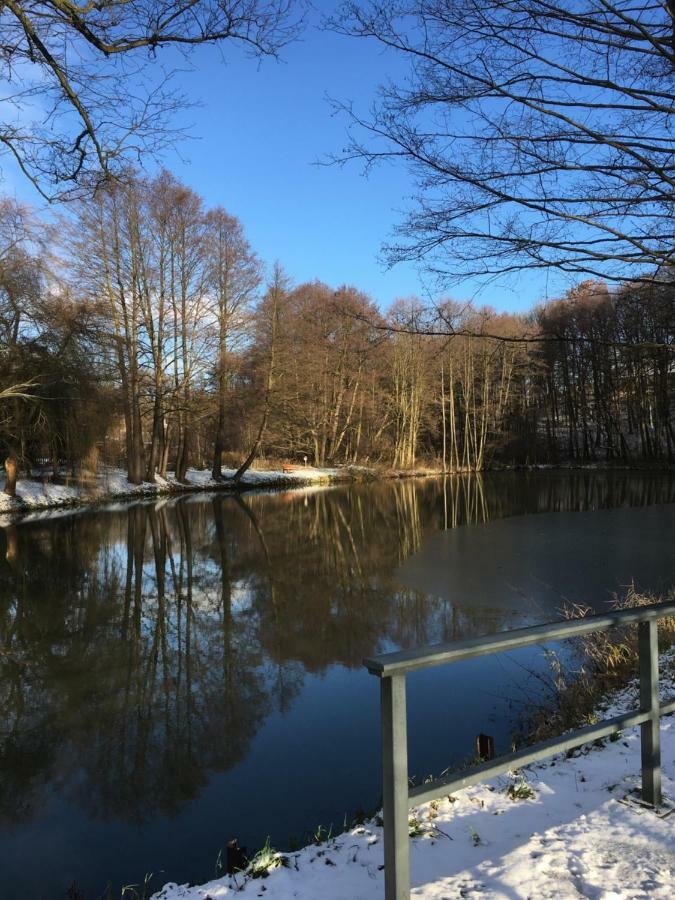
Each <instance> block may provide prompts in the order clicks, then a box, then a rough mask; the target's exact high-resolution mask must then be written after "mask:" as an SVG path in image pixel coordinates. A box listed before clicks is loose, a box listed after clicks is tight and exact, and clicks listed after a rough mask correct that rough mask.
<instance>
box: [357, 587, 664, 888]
mask: <svg viewBox="0 0 675 900" xmlns="http://www.w3.org/2000/svg"><path fill="white" fill-rule="evenodd" d="M668 616H675V602H669V603H654V604H651V605H650V606H643V607H637V608H633V609H617V610H613V611H612V612H609V613H603V614H601V615H595V616H587V617H585V618H582V619H571V620H566V621H564V622H551V623H549V624H545V625H535V626H533V627H531V628H519V629H516V630H514V631H507V632H502V633H501V634H493V635H488V636H486V637H478V638H470V639H468V640H464V641H455V642H452V643H446V644H436V645H431V646H427V647H419V648H417V649H416V650H401V651H397V652H395V653H386V654H383V655H381V656H374V657H370V658H368V659H364V661H363V663H364V665H365V666H366V668H367V669H368V671H369V672H370V673H371V674H373V675H376V676H377V677H378V678H379V679H380V725H381V732H382V793H383V810H382V815H383V820H384V884H385V900H408V898H409V896H410V847H409V837H408V814H409V811H410V806H411V805H412V804H413V803H426V802H428V801H429V800H433V799H434V798H436V797H439V796H441V795H442V794H446V793H449V792H451V791H453V790H458V789H459V788H462V787H468V786H469V785H471V784H477V783H478V782H481V781H485V780H486V779H488V778H491V777H493V776H494V775H500V774H502V773H504V772H506V771H508V770H509V769H511V768H512V767H513V766H516V765H517V766H524V765H527V764H529V763H532V762H536V761H537V760H539V759H543V758H545V757H547V756H552V755H553V754H555V753H560V752H564V751H567V750H572V749H574V748H576V747H581V746H582V745H583V744H587V743H589V742H591V741H595V740H598V739H599V738H604V737H609V736H610V735H612V734H616V733H617V732H618V731H621V730H622V729H624V728H631V727H634V726H636V725H639V726H640V729H641V733H640V747H641V767H642V800H643V802H644V803H646V804H648V805H650V806H654V807H657V808H658V807H659V806H660V805H661V802H662V796H661V744H660V727H659V719H660V717H661V716H664V715H668V714H670V713H673V712H675V699H672V700H669V701H668V702H667V703H664V704H659V660H658V655H659V649H658V630H657V627H658V621H659V619H663V618H666V617H668ZM636 624H637V626H638V649H639V669H640V708H639V710H634V711H632V712H628V713H624V714H623V715H620V716H615V717H614V718H612V719H605V720H604V721H602V722H598V723H597V724H595V725H588V726H586V727H584V728H580V729H577V730H576V731H571V732H568V733H567V734H565V735H562V736H561V737H559V738H552V739H550V740H547V741H543V742H541V743H538V744H534V745H533V746H531V747H524V748H523V749H521V750H518V751H517V752H516V753H509V754H508V755H505V756H500V757H498V758H497V759H494V760H490V761H489V762H485V763H481V764H480V765H478V766H475V767H473V768H471V769H464V770H462V771H460V772H454V773H452V774H451V775H449V776H447V777H445V778H439V779H435V780H434V781H430V782H426V783H425V784H423V785H420V786H419V787H415V788H412V789H410V788H409V787H408V746H407V722H406V686H405V677H406V675H407V674H408V673H409V672H413V671H416V670H417V669H426V668H430V667H432V666H438V665H444V664H447V663H453V662H459V661H460V660H465V659H472V658H474V657H476V656H485V655H486V654H490V653H498V652H501V651H508V650H516V649H519V648H520V647H530V646H533V645H535V644H540V643H542V642H546V641H554V640H564V639H569V638H578V637H581V636H582V635H585V634H591V633H593V632H596V631H608V630H609V629H610V628H615V627H618V626H625V625H636Z"/></svg>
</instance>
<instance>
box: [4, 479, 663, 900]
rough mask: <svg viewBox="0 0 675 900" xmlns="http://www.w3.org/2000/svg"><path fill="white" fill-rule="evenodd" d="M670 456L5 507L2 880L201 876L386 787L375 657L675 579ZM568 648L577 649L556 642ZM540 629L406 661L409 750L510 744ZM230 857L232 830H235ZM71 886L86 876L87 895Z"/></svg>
mask: <svg viewBox="0 0 675 900" xmlns="http://www.w3.org/2000/svg"><path fill="white" fill-rule="evenodd" d="M674 545H675V476H673V475H672V474H658V473H648V472H647V473H635V472H621V471H614V472H602V471H582V470H570V471H562V472H550V471H541V472H527V473H525V472H523V473H516V472H508V473H495V474H492V475H485V476H483V477H461V478H448V479H442V478H430V479H423V480H400V481H386V482H377V483H371V484H354V485H345V486H338V487H331V488H307V489H299V490H294V491H292V492H288V491H284V492H268V493H247V494H243V495H241V496H231V495H227V494H224V493H219V494H193V495H184V496H182V497H179V498H175V497H174V498H170V499H165V500H161V501H159V502H149V503H133V504H119V503H117V504H114V505H110V506H108V507H98V508H96V509H94V510H79V511H75V512H72V511H71V512H67V513H65V512H64V513H59V514H54V513H52V514H50V515H34V516H33V517H32V518H30V519H29V520H26V521H23V522H21V523H19V524H17V525H15V526H7V525H5V527H3V528H0V884H1V887H0V895H1V896H2V898H3V900H19V898H21V900H25V898H31V900H32V898H43V897H44V898H52V897H66V892H67V890H68V889H69V887H70V886H71V885H73V884H76V885H77V888H78V890H79V894H78V895H77V896H79V897H83V898H86V900H90V898H95V897H99V896H101V895H102V894H104V892H105V890H106V887H107V886H108V885H109V886H110V890H111V896H113V897H116V898H118V897H119V896H120V892H121V886H122V885H125V884H138V883H142V882H143V880H144V878H145V876H146V874H149V873H154V877H153V880H152V882H151V883H152V885H153V887H155V888H158V887H159V886H161V885H162V884H163V883H164V882H166V881H169V880H171V881H178V882H184V881H188V880H199V881H204V880H207V879H209V878H212V877H214V876H215V875H216V874H217V873H218V866H219V853H220V851H221V850H223V848H224V847H225V844H226V843H227V841H228V840H229V839H230V838H234V837H236V838H238V840H239V843H240V845H246V846H248V847H249V848H251V849H255V848H257V847H258V846H260V845H261V844H262V843H263V842H264V841H265V839H266V837H267V836H268V835H269V836H270V839H271V842H272V844H273V845H274V846H277V847H279V848H282V849H288V848H289V847H291V846H293V845H300V844H304V843H306V842H307V841H308V840H309V839H310V836H311V835H312V834H313V832H314V831H315V830H316V828H317V827H318V826H319V825H321V826H323V827H324V828H329V827H330V826H331V825H332V827H333V830H334V831H335V830H340V829H341V828H342V826H343V823H344V822H345V821H347V822H350V821H351V820H352V819H353V818H354V817H355V816H357V815H359V814H361V813H362V812H363V811H365V812H372V811H374V809H375V808H376V807H377V805H378V803H379V801H380V778H379V691H378V684H377V680H376V679H375V678H373V677H372V676H370V675H368V674H367V672H366V671H365V670H364V669H363V668H362V666H361V660H362V658H363V657H364V656H368V655H372V654H374V653H377V652H382V651H386V650H389V649H396V648H399V647H415V646H418V645H420V644H425V643H433V642H437V641H445V640H453V639H455V638H461V637H466V636H469V635H478V634H484V633H488V632H494V631H499V630H502V629H508V628H513V627H518V626H522V625H526V624H533V623H536V622H545V621H551V620H554V619H557V618H560V616H561V611H562V609H563V607H564V606H565V605H566V604H573V603H581V604H586V605H589V606H592V607H593V608H595V609H597V610H602V609H604V608H606V606H607V604H608V603H609V602H610V601H611V598H612V594H613V592H616V591H619V592H620V591H621V590H622V589H623V588H624V587H625V586H626V585H628V584H629V583H631V582H635V584H636V586H637V587H638V588H640V589H645V590H654V591H657V592H659V591H665V590H667V589H668V588H670V587H672V586H673V584H675V565H674V554H673V546H674ZM559 652H563V653H564V652H566V651H565V650H559ZM549 673H550V663H549V661H548V659H547V656H546V654H545V652H544V649H542V648H534V649H527V650H524V651H518V652H517V653H512V654H500V655H496V656H492V657H485V658H481V659H476V660H472V661H469V662H467V663H461V664H457V665H455V666H447V667H440V668H436V669H432V670H427V671H424V672H419V673H415V674H413V675H412V676H410V677H409V679H408V698H409V699H408V704H409V707H408V711H409V735H410V747H409V753H410V771H411V772H414V773H415V774H416V775H417V776H418V777H419V778H422V777H424V776H425V775H428V774H432V773H433V774H438V773H439V772H440V771H442V770H443V769H445V768H446V767H448V766H452V765H457V764H459V763H461V762H462V761H465V760H467V759H469V758H470V757H472V756H473V755H474V752H475V738H476V735H477V734H478V733H479V732H487V733H488V734H491V735H493V736H494V737H495V741H496V745H497V751H498V752H500V751H507V750H509V749H510V743H511V739H512V735H513V734H514V731H516V730H517V728H518V725H519V723H521V722H522V720H523V717H526V716H527V713H528V710H531V709H532V706H533V704H534V703H537V702H540V701H541V699H542V698H543V696H544V695H545V693H546V690H547V688H546V683H547V679H548V677H549ZM223 855H224V851H223ZM72 895H73V894H72V892H71V896H72Z"/></svg>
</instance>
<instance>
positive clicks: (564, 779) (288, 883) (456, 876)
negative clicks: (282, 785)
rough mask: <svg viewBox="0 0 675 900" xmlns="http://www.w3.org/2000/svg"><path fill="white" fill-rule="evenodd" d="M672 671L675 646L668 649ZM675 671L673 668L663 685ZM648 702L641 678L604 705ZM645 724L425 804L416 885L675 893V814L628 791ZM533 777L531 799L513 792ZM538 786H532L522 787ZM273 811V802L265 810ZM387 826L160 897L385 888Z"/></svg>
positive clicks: (439, 893)
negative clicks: (657, 810) (641, 698)
mask: <svg viewBox="0 0 675 900" xmlns="http://www.w3.org/2000/svg"><path fill="white" fill-rule="evenodd" d="M664 657H665V658H664V660H663V661H664V663H667V666H664V668H666V669H669V671H671V672H672V665H673V659H674V657H673V655H672V653H669V654H664ZM672 692H673V680H672V677H671V678H664V679H663V695H664V696H670V695H671V694H672ZM637 706H638V701H637V690H636V687H635V685H631V686H630V687H629V688H627V689H626V690H625V691H623V692H622V693H621V694H619V695H617V697H615V698H614V700H613V701H612V703H611V705H608V708H607V709H606V710H603V711H602V713H601V715H602V716H603V717H605V716H611V715H618V714H619V712H621V711H625V710H628V709H635V708H637ZM661 734H662V762H663V775H664V793H665V796H666V797H672V798H673V799H675V722H674V721H673V717H668V718H664V719H662V722H661ZM639 773H640V738H639V729H633V730H631V731H626V732H624V733H623V734H621V736H620V737H619V739H618V740H616V741H606V742H605V743H604V745H603V746H602V747H592V748H584V749H582V750H580V751H577V752H576V753H575V755H574V756H572V757H571V758H569V759H566V758H565V757H564V756H558V757H555V758H552V759H550V760H548V761H546V762H544V763H542V764H540V765H535V766H531V767H529V768H527V769H523V770H521V772H520V773H519V774H518V775H516V774H513V775H511V774H510V775H509V776H504V777H502V778H497V779H493V780H492V781H491V782H489V783H486V784H485V785H482V786H477V787H472V788H467V789H465V790H462V791H459V792H457V793H456V794H455V795H454V796H453V797H451V798H449V797H447V796H446V797H443V798H442V799H441V800H440V801H439V802H438V803H437V804H436V803H433V804H426V805H425V806H421V807H419V808H418V809H417V810H415V811H414V813H411V815H414V821H415V822H416V823H419V826H420V827H421V828H422V829H423V834H422V835H421V836H419V837H415V838H413V839H412V840H411V869H412V891H411V897H413V898H424V900H441V898H445V900H449V898H456V897H457V898H459V897H464V898H477V897H481V898H482V897H499V898H504V900H507V898H508V900H512V898H516V897H522V898H532V900H542V898H556V900H558V898H574V897H585V898H594V900H619V898H621V900H624V898H625V900H628V898H661V897H663V898H666V897H667V898H671V897H675V814H674V815H673V816H671V817H670V818H659V817H657V816H656V815H655V814H654V813H653V812H651V811H649V810H644V809H640V808H635V807H633V806H628V805H625V804H624V803H622V802H620V801H621V800H622V798H624V797H625V795H626V794H627V793H628V791H629V790H631V789H632V788H634V787H636V786H638V785H639ZM523 782H525V783H526V784H527V786H528V787H529V788H530V790H531V791H532V792H533V793H532V796H531V797H529V798H527V799H515V800H514V799H510V797H509V796H508V795H507V789H508V787H509V785H511V784H515V785H522V783H523ZM520 793H521V794H527V793H528V791H527V790H524V791H522V790H521V791H520ZM261 816H263V817H264V810H261ZM382 863H383V855H382V829H381V828H380V827H378V826H377V825H376V824H374V823H367V824H366V825H364V826H362V827H358V828H354V829H352V830H351V831H349V832H346V833H344V834H342V835H340V836H339V837H336V838H335V839H331V840H330V841H327V842H324V843H322V844H321V845H320V846H315V845H312V846H310V847H306V848H305V849H304V850H301V851H300V852H297V853H287V854H284V856H283V864H281V865H278V866H277V867H276V868H274V869H273V870H272V871H270V873H269V875H268V877H266V878H264V879H261V878H250V877H245V876H244V875H243V874H240V875H238V876H236V877H232V878H229V877H225V878H221V879H218V880H216V881H211V882H209V883H208V884H204V885H202V886H201V887H192V888H191V887H188V886H178V885H175V884H168V885H165V887H164V888H163V889H162V890H161V891H159V892H158V893H157V894H155V900H179V898H180V900H188V898H189V900H206V898H212V900H220V898H224V897H228V898H229V897H234V896H235V895H236V896H237V897H242V898H247V897H264V898H265V900H291V898H293V900H380V898H383V896H384V886H383V872H382Z"/></svg>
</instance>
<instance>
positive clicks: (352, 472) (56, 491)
mask: <svg viewBox="0 0 675 900" xmlns="http://www.w3.org/2000/svg"><path fill="white" fill-rule="evenodd" d="M234 474H235V470H234V469H231V470H228V469H224V470H223V478H222V479H221V480H216V479H215V478H213V477H212V475H211V472H210V471H208V470H206V469H202V470H200V469H189V470H188V473H187V480H186V481H184V482H180V481H177V480H176V478H175V476H174V475H173V474H172V473H169V474H168V475H167V477H166V478H161V477H160V476H159V475H158V476H156V478H155V481H154V482H148V481H145V482H143V483H142V484H132V483H131V482H130V481H129V480H128V479H127V477H126V474H125V473H124V472H123V471H121V470H119V469H109V470H106V471H104V472H102V473H101V474H100V475H96V476H93V477H91V478H89V479H83V480H77V479H73V480H72V483H70V484H54V483H52V482H51V481H50V480H48V479H42V480H40V479H26V478H22V479H20V480H19V481H18V482H17V487H16V496H15V497H10V496H8V495H7V494H5V493H0V515H3V516H7V515H9V516H22V515H25V514H26V513H30V512H33V511H38V510H49V509H59V508H64V507H77V506H89V505H92V504H98V503H105V502H109V501H113V500H134V499H150V498H152V497H161V496H166V495H167V494H186V493H193V492H197V491H218V490H222V491H246V490H255V489H257V488H281V487H291V488H292V487H305V486H307V485H321V484H340V483H344V482H351V481H357V480H367V479H368V478H369V477H371V478H372V477H375V474H374V472H373V471H372V470H370V469H365V468H362V467H357V466H346V467H344V468H325V469H316V468H313V467H310V466H307V467H304V466H303V467H298V468H297V469H294V470H293V471H289V472H284V471H282V470H269V471H268V470H261V469H249V470H248V472H246V473H245V474H244V476H243V477H242V479H241V481H240V482H239V484H235V483H234V482H233V478H234ZM3 487H4V482H0V491H1V490H2V488H3Z"/></svg>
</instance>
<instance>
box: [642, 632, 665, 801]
mask: <svg viewBox="0 0 675 900" xmlns="http://www.w3.org/2000/svg"><path fill="white" fill-rule="evenodd" d="M638 641H639V651H640V709H641V710H642V712H649V713H650V718H649V720H648V721H647V722H644V723H643V724H642V725H641V726H640V745H641V751H642V799H643V801H644V802H645V803H648V804H649V805H650V806H654V807H659V806H661V800H662V797H661V731H660V723H659V713H660V710H659V641H658V628H657V622H656V620H652V621H649V622H640V624H639V625H638Z"/></svg>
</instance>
